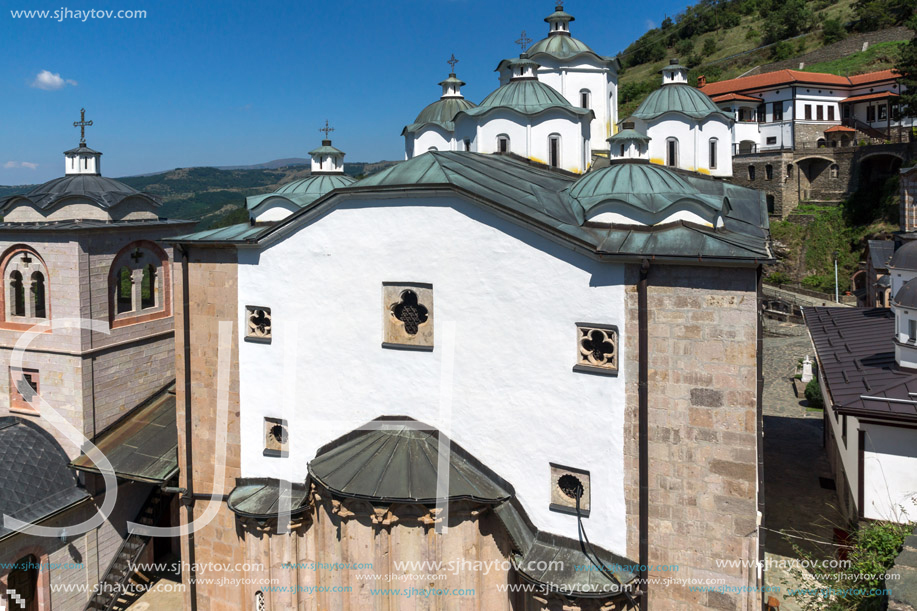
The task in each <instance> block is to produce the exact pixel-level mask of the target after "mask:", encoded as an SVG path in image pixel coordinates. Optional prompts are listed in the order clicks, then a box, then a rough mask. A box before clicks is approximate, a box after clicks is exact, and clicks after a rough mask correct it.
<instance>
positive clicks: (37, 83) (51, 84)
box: [32, 70, 76, 91]
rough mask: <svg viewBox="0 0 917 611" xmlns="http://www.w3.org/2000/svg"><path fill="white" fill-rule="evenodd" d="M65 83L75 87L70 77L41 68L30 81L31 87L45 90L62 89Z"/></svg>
mask: <svg viewBox="0 0 917 611" xmlns="http://www.w3.org/2000/svg"><path fill="white" fill-rule="evenodd" d="M67 85H70V86H72V87H76V81H74V80H72V79H64V78H61V75H60V74H54V73H53V72H51V71H50V70H42V71H41V72H39V73H38V74H36V75H35V80H34V81H32V87H35V88H36V89H44V90H45V91H54V90H56V89H63V88H64V87H66V86H67Z"/></svg>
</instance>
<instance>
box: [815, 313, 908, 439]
mask: <svg viewBox="0 0 917 611" xmlns="http://www.w3.org/2000/svg"><path fill="white" fill-rule="evenodd" d="M803 315H804V316H805V320H806V326H807V327H808V328H809V335H811V337H812V342H813V343H814V344H815V352H816V354H817V356H818V364H819V366H820V367H821V371H822V374H823V375H824V377H825V381H826V383H827V385H828V391H829V392H830V395H831V398H832V400H833V402H834V408H835V409H837V411H838V412H840V413H842V414H850V415H853V416H860V417H864V416H865V417H873V418H878V419H883V420H897V421H908V422H917V402H915V401H914V400H913V397H911V396H910V394H909V393H917V372H914V371H909V370H906V369H901V368H900V367H898V365H897V363H896V362H895V346H894V342H895V341H896V340H895V338H894V336H895V314H894V312H892V311H891V310H889V309H887V308H831V307H819V308H803ZM888 399H891V401H889V400H888Z"/></svg>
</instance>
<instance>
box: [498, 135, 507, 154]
mask: <svg viewBox="0 0 917 611" xmlns="http://www.w3.org/2000/svg"><path fill="white" fill-rule="evenodd" d="M497 152H499V153H508V152H509V136H507V135H500V136H497Z"/></svg>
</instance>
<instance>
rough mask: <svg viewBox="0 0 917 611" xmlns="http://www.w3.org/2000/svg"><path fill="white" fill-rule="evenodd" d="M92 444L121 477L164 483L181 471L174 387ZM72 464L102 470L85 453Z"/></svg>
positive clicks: (97, 470)
mask: <svg viewBox="0 0 917 611" xmlns="http://www.w3.org/2000/svg"><path fill="white" fill-rule="evenodd" d="M93 443H94V444H95V445H96V447H98V448H99V449H100V450H101V451H102V452H103V453H104V454H105V456H106V457H107V458H108V460H109V461H110V462H111V466H112V469H113V470H114V472H115V475H117V476H118V477H120V478H123V479H129V480H133V481H139V482H149V483H159V484H162V483H165V482H168V481H169V480H170V479H171V478H172V477H174V476H175V475H176V474H177V473H178V429H177V428H176V425H175V387H174V386H172V387H171V388H168V389H166V390H163V391H160V392H159V393H157V394H156V395H154V396H152V397H150V398H149V399H147V400H146V401H145V402H144V403H142V404H141V405H140V406H138V407H137V408H135V409H134V410H132V411H131V412H129V413H128V414H127V415H125V416H124V417H122V418H121V419H120V420H118V421H117V422H115V423H114V424H112V425H111V426H110V427H108V428H107V429H106V430H105V431H103V432H102V433H101V434H100V435H99V436H98V437H96V439H94V440H93ZM70 466H71V467H72V468H74V469H77V470H80V471H89V472H92V473H99V468H98V467H97V466H96V465H95V463H93V462H92V460H90V458H89V457H88V456H86V455H85V454H83V455H81V456H79V457H78V458H76V459H75V460H74V461H73V462H72V463H70Z"/></svg>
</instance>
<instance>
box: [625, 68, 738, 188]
mask: <svg viewBox="0 0 917 611" xmlns="http://www.w3.org/2000/svg"><path fill="white" fill-rule="evenodd" d="M661 72H662V86H661V87H660V88H659V89H657V90H656V91H653V92H652V93H650V95H649V96H647V98H646V99H645V100H644V101H643V103H642V104H640V106H639V107H638V108H637V111H636V112H634V114H633V115H632V116H631V120H633V122H634V124H635V129H636V131H638V132H639V133H642V134H645V135H646V136H648V137H649V138H650V139H651V142H650V144H649V159H650V161H651V162H652V163H656V164H659V165H667V166H671V167H676V168H681V169H683V170H689V171H692V172H699V173H701V174H707V175H711V176H718V177H729V176H732V145H731V143H732V131H731V130H732V123H733V118H732V116H731V115H729V114H728V113H727V112H726V111H724V110H721V109H720V108H718V107H717V105H716V104H714V103H713V100H711V99H710V97H709V96H707V95H706V94H704V93H702V92H701V91H700V90H699V89H697V88H696V87H692V86H691V85H689V84H688V69H687V68H686V67H685V66H682V65H681V64H680V63H679V62H678V60H677V59H673V60H671V61H670V62H669V64H668V65H667V66H665V67H664V68H663V69H662V70H661Z"/></svg>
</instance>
